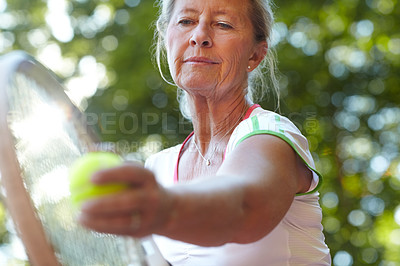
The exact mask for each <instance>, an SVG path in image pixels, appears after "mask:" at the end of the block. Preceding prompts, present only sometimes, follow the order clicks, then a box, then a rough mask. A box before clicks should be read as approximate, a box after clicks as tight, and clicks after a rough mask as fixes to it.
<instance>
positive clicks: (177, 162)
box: [174, 131, 194, 184]
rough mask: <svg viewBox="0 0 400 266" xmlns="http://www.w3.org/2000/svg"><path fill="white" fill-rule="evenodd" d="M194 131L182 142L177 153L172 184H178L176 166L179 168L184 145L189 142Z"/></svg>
mask: <svg viewBox="0 0 400 266" xmlns="http://www.w3.org/2000/svg"><path fill="white" fill-rule="evenodd" d="M193 134H194V131H192V133H190V134H189V136H187V137H186V139H185V140H184V141H183V143H182V146H181V148H180V150H179V153H178V159H177V160H176V164H175V171H174V183H175V184H176V183H178V166H179V160H180V159H181V154H182V150H183V147H185V145H186V143H187V142H188V141H189V139H190V138H191V137H192V136H193Z"/></svg>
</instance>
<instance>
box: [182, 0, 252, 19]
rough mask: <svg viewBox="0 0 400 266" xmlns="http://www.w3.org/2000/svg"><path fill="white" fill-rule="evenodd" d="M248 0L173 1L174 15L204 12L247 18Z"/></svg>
mask: <svg viewBox="0 0 400 266" xmlns="http://www.w3.org/2000/svg"><path fill="white" fill-rule="evenodd" d="M248 1H249V0H175V5H174V6H175V7H174V13H175V14H181V13H193V14H200V13H203V12H205V11H208V12H210V13H212V14H213V15H236V16H246V17H247V14H248V13H247V10H248V9H247V5H248Z"/></svg>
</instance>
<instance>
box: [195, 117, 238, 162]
mask: <svg viewBox="0 0 400 266" xmlns="http://www.w3.org/2000/svg"><path fill="white" fill-rule="evenodd" d="M242 117H243V112H242V115H240V116H239V119H238V120H237V121H236V123H235V124H233V127H231V128H230V129H229V130H228V131H227V132H226V133H225V134H224V135H223V136H222V138H221V140H222V139H224V138H225V137H226V136H227V135H228V134H229V132H231V131H232V129H234V128H235V127H236V125H237V124H238V123H239V122H240V120H242ZM193 144H194V146H195V147H196V150H197V152H198V153H199V155H200V156H201V158H202V159H203V161H204V162H205V163H206V165H207V166H210V165H211V159H212V157H213V156H214V153H215V151H216V150H217V146H215V147H214V150H213V152H212V153H211V155H210V157H209V158H208V159H207V158H206V157H204V156H203V154H202V153H201V151H200V148H199V147H198V146H197V144H196V136H195V135H193Z"/></svg>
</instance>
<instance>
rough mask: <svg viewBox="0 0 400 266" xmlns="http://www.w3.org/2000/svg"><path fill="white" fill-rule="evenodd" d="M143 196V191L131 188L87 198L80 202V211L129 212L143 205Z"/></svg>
mask: <svg viewBox="0 0 400 266" xmlns="http://www.w3.org/2000/svg"><path fill="white" fill-rule="evenodd" d="M143 196H144V195H143V191H141V190H138V189H135V188H131V189H127V190H126V191H123V192H119V193H115V194H110V195H105V196H101V197H97V198H94V199H91V200H88V201H86V202H84V203H83V204H82V207H81V211H82V212H85V213H88V214H91V215H110V214H116V213H129V212H132V211H133V210H134V209H137V208H139V207H140V206H143V204H144V203H143V201H144V200H143V198H144V197H143Z"/></svg>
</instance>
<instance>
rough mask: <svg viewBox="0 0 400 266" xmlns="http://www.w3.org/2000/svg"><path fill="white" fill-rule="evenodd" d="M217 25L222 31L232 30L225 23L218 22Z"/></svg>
mask: <svg viewBox="0 0 400 266" xmlns="http://www.w3.org/2000/svg"><path fill="white" fill-rule="evenodd" d="M217 25H218V27H220V28H221V29H224V30H229V29H233V27H232V26H231V25H230V24H228V23H226V22H218V23H217Z"/></svg>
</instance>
